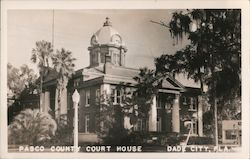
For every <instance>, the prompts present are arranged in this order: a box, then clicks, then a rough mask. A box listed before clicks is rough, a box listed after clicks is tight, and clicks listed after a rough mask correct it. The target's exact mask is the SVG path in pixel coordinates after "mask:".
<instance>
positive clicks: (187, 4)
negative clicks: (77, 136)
mask: <svg viewBox="0 0 250 159" xmlns="http://www.w3.org/2000/svg"><path fill="white" fill-rule="evenodd" d="M186 8H197V9H198V8H201V9H203V8H207V9H212V8H213V9H216V8H218V9H221V8H236V9H237V8H240V9H242V108H243V110H242V135H243V136H242V152H241V153H78V154H75V153H8V152H7V122H6V119H7V100H6V99H7V78H6V76H7V10H9V9H186ZM249 27H250V25H249V2H248V1H247V0H246V1H243V0H242V1H181V0H178V1H157V0H155V1H149V0H146V1H105V0H100V1H79V0H78V1H59V0H56V1H52V0H50V1H48V0H47V1H39V0H36V1H31V0H30V1H20V0H19V1H2V2H1V46H2V47H1V63H0V65H1V72H0V77H1V80H0V90H1V92H0V95H1V106H0V113H1V114H0V115H1V120H0V122H1V132H0V134H1V138H0V139H1V140H0V141H1V144H0V145H1V146H0V147H1V153H0V158H138V159H139V158H145V159H148V158H155V159H156V158H190V159H191V158H194V157H195V158H210V159H211V158H228V159H236V158H241V159H246V158H249V142H250V141H249V104H250V101H249V97H250V93H249V92H250V89H249V69H250V67H249V60H250V56H249V36H248V35H249Z"/></svg>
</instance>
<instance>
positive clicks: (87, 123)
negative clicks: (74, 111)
mask: <svg viewBox="0 0 250 159" xmlns="http://www.w3.org/2000/svg"><path fill="white" fill-rule="evenodd" d="M89 125H90V118H89V115H85V128H84V130H85V131H84V132H85V133H89V132H90V131H89Z"/></svg>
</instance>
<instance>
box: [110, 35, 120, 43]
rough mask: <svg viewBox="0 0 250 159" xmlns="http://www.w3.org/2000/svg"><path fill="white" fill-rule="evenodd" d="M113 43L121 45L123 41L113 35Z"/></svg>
mask: <svg viewBox="0 0 250 159" xmlns="http://www.w3.org/2000/svg"><path fill="white" fill-rule="evenodd" d="M111 41H112V42H113V43H115V44H121V43H122V39H121V37H120V36H119V35H113V36H112V40H111Z"/></svg>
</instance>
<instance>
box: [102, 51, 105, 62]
mask: <svg viewBox="0 0 250 159" xmlns="http://www.w3.org/2000/svg"><path fill="white" fill-rule="evenodd" d="M101 63H105V54H104V53H102V54H101Z"/></svg>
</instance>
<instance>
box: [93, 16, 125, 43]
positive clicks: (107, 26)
mask: <svg viewBox="0 0 250 159" xmlns="http://www.w3.org/2000/svg"><path fill="white" fill-rule="evenodd" d="M97 44H99V45H103V44H115V45H123V41H122V37H121V35H120V34H119V33H118V32H117V31H116V30H115V29H114V28H113V27H112V25H111V22H110V21H109V18H106V22H105V23H104V24H103V27H102V28H101V29H99V30H98V31H97V32H96V33H95V34H94V35H93V36H92V38H91V45H92V46H93V45H97Z"/></svg>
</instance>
